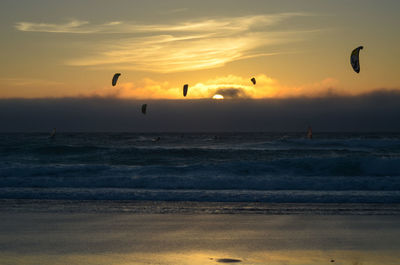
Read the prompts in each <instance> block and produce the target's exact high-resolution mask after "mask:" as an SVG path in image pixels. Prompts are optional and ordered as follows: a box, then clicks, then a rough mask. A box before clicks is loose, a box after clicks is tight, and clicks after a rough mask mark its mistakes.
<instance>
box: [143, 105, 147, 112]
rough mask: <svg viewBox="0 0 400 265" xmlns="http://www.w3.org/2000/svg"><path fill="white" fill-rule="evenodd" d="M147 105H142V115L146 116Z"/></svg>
mask: <svg viewBox="0 0 400 265" xmlns="http://www.w3.org/2000/svg"><path fill="white" fill-rule="evenodd" d="M146 109H147V104H143V105H142V113H143V114H146Z"/></svg>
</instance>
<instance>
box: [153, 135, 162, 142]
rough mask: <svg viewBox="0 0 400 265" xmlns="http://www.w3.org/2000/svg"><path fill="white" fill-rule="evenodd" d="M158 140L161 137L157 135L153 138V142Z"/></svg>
mask: <svg viewBox="0 0 400 265" xmlns="http://www.w3.org/2000/svg"><path fill="white" fill-rule="evenodd" d="M160 140H161V137H160V136H158V137H156V138H154V139H153V142H158V141H160Z"/></svg>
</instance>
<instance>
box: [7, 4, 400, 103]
mask: <svg viewBox="0 0 400 265" xmlns="http://www.w3.org/2000/svg"><path fill="white" fill-rule="evenodd" d="M399 10H400V2H399V1H397V0H382V1H370V0H353V1H344V0H335V1H333V0H332V1H328V0H297V1H288V0H277V1H275V0H268V1H267V0H266V1H255V0H254V1H238V0H229V1H228V0H219V1H215V0H213V1H209V0H202V1H177V0H174V1H170V0H150V1H127V0H125V1H123V0H118V1H108V0H107V1H106V0H87V1H77V0H70V1H53V0H36V1H31V0H19V1H14V0H2V1H1V3H0V21H1V23H0V28H1V32H2V41H1V43H0V56H1V58H2V59H1V63H0V68H1V71H0V98H54V97H81V98H82V97H84V98H90V97H94V96H97V97H106V98H108V97H110V98H129V99H181V98H182V86H183V84H185V83H188V84H189V93H188V98H190V99H197V98H211V97H212V96H213V95H214V94H216V93H218V92H221V93H222V94H224V93H225V95H226V97H233V98H236V97H244V98H286V97H319V96H325V95H332V94H338V95H359V94H363V93H369V92H371V91H375V90H397V89H400V79H399V77H398V75H399V69H400V51H399V48H398V47H399V42H400V34H399V29H398V27H399V25H400V23H399V22H400V18H399V16H398V11H399ZM359 45H364V47H365V48H364V50H362V51H361V54H360V60H361V72H360V74H356V73H355V72H353V71H352V69H351V66H350V63H349V57H350V52H351V50H352V49H353V48H355V47H357V46H359ZM115 72H121V73H122V75H121V77H120V79H119V83H118V85H117V86H116V87H112V86H111V78H112V76H113V74H114V73H115ZM253 76H254V77H256V79H257V84H256V86H253V85H252V83H251V82H250V78H251V77H253Z"/></svg>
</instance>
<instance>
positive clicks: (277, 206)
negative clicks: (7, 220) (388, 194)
mask: <svg viewBox="0 0 400 265" xmlns="http://www.w3.org/2000/svg"><path fill="white" fill-rule="evenodd" d="M7 212H9V213H63V212H66V213H127V214H246V215H365V216H368V215H377V216H381V215H388V216H400V204H397V203H391V204H387V203H265V202H193V201H133V200H132V201H128V200H32V199H0V213H7Z"/></svg>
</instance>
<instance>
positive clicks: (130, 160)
mask: <svg viewBox="0 0 400 265" xmlns="http://www.w3.org/2000/svg"><path fill="white" fill-rule="evenodd" d="M157 137H160V140H159V141H156V139H157ZM0 157H1V158H2V159H1V161H0V198H1V199H36V200H48V199H52V200H53V199H55V200H59V199H61V200H105V201H109V200H128V201H138V200H144V201H192V202H269V203H399V202H400V134H399V133H369V134H368V133H314V139H312V140H309V139H306V137H305V133H154V134H151V133H58V134H57V135H56V137H55V139H50V138H49V134H46V133H45V134H43V133H17V134H7V133H3V134H0Z"/></svg>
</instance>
